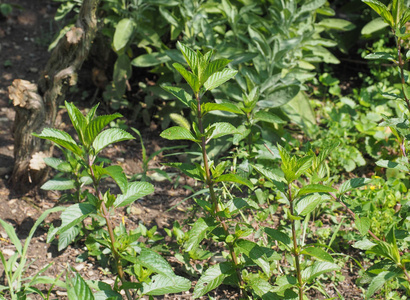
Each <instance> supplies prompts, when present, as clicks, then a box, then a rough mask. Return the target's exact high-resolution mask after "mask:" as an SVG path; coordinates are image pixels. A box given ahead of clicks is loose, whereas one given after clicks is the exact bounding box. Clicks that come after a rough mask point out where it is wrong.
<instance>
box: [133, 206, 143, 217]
mask: <svg viewBox="0 0 410 300" xmlns="http://www.w3.org/2000/svg"><path fill="white" fill-rule="evenodd" d="M131 214H133V215H140V214H142V209H141V208H138V207H135V206H131Z"/></svg>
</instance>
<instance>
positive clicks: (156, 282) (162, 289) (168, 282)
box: [142, 274, 191, 296]
mask: <svg viewBox="0 0 410 300" xmlns="http://www.w3.org/2000/svg"><path fill="white" fill-rule="evenodd" d="M190 288H191V281H189V280H188V279H186V278H184V277H181V276H176V275H174V276H172V277H168V276H164V275H161V274H159V275H155V276H153V277H152V279H151V282H150V283H145V282H144V283H143V284H142V295H151V296H161V295H165V294H175V293H180V292H184V291H187V290H189V289H190Z"/></svg>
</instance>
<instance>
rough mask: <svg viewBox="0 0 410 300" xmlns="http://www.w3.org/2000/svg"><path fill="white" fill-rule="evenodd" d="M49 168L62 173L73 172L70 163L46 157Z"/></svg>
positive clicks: (45, 160)
mask: <svg viewBox="0 0 410 300" xmlns="http://www.w3.org/2000/svg"><path fill="white" fill-rule="evenodd" d="M44 162H45V163H46V165H47V166H49V167H52V168H53V169H56V170H58V171H60V172H71V166H70V164H69V163H68V162H66V161H64V160H62V159H59V158H56V157H44Z"/></svg>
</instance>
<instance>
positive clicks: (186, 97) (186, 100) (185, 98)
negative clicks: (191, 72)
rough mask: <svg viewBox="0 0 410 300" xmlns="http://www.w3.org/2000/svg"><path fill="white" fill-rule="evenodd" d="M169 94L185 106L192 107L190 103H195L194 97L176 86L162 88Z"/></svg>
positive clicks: (163, 86)
mask: <svg viewBox="0 0 410 300" xmlns="http://www.w3.org/2000/svg"><path fill="white" fill-rule="evenodd" d="M161 87H162V88H163V89H164V90H166V91H167V92H168V93H170V94H172V95H174V96H175V97H176V98H177V99H178V100H179V101H181V102H182V103H183V104H185V106H187V107H191V106H190V103H191V102H192V101H193V99H192V96H191V95H190V94H188V93H187V92H186V91H185V90H184V89H181V88H178V87H175V86H167V85H162V86H161Z"/></svg>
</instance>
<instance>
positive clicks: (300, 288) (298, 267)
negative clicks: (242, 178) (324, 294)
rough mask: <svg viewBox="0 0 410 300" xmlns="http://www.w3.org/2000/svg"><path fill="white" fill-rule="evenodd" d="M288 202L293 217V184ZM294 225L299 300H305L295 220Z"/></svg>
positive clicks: (292, 222)
mask: <svg viewBox="0 0 410 300" xmlns="http://www.w3.org/2000/svg"><path fill="white" fill-rule="evenodd" d="M288 200H289V204H290V214H291V215H292V216H293V199H292V190H291V184H290V183H289V184H288ZM290 221H291V224H292V240H293V256H294V257H295V266H296V277H297V278H298V283H299V287H298V289H299V300H303V280H302V270H301V268H300V261H299V250H298V242H297V239H296V224H295V220H294V219H291V220H290Z"/></svg>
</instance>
